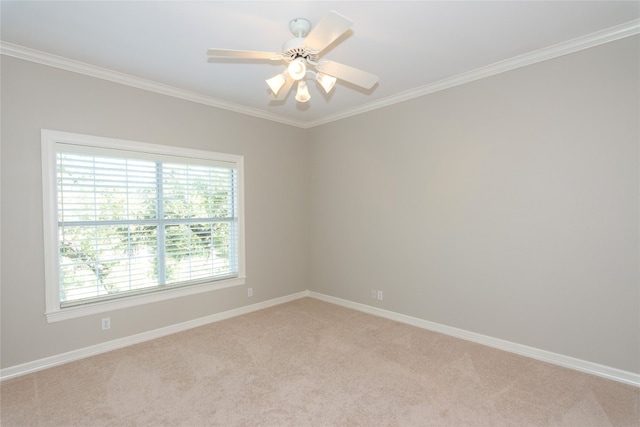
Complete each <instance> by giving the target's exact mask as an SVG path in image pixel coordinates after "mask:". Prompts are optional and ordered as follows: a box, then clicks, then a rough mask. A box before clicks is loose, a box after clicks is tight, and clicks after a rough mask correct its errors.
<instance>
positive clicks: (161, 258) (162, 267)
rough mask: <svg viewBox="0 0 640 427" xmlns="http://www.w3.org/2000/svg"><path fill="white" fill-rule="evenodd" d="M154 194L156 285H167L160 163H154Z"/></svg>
mask: <svg viewBox="0 0 640 427" xmlns="http://www.w3.org/2000/svg"><path fill="white" fill-rule="evenodd" d="M156 192H157V201H158V203H157V207H156V216H157V220H158V223H157V224H158V227H157V235H158V246H157V251H158V257H157V263H158V285H160V286H162V285H166V284H167V269H166V264H165V224H164V187H163V175H162V162H156Z"/></svg>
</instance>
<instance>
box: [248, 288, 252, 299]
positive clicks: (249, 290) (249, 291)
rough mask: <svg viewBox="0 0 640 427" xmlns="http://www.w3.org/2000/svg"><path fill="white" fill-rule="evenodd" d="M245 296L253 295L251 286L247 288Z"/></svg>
mask: <svg viewBox="0 0 640 427" xmlns="http://www.w3.org/2000/svg"><path fill="white" fill-rule="evenodd" d="M247 296H248V297H252V296H253V288H249V289H247Z"/></svg>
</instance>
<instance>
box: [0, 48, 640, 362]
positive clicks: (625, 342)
mask: <svg viewBox="0 0 640 427" xmlns="http://www.w3.org/2000/svg"><path fill="white" fill-rule="evenodd" d="M638 48H639V45H638V37H634V38H628V39H624V40H621V41H617V42H613V43H609V44H607V45H604V46H600V47H597V48H592V49H589V50H586V51H582V52H578V53H575V54H572V55H568V56H565V57H561V58H557V59H554V60H550V61H546V62H544V63H540V64H536V65H533V66H529V67H526V68H522V69H518V70H515V71H511V72H508V73H505V74H501V75H498V76H494V77H491V78H487V79H484V80H480V81H476V82H473V83H469V84H466V85H463V86H459V87H456V88H452V89H448V90H445V91H442V92H438V93H434V94H431V95H427V96H424V97H421V98H418V99H414V100H412V101H408V102H404V103H402V104H398V105H394V106H391V107H387V108H384V109H381V110H377V111H372V112H369V113H366V114H362V115H359V116H355V117H351V118H348V119H344V120H341V121H338V122H334V123H330V124H327V125H323V126H319V127H316V128H313V129H309V130H303V129H296V128H292V127H289V126H285V125H281V124H276V123H271V122H268V121H265V120H261V119H256V118H252V117H246V116H242V115H239V114H236V113H231V112H227V111H223V110H219V109H215V108H211V107H206V106H203V105H198V104H193V103H190V102H187V101H182V100H178V99H173V98H169V97H166V96H162V95H158V94H154V93H150V92H146V91H143V90H138V89H133V88H130V87H125V86H121V85H118V84H114V83H110V82H107V81H102V80H98V79H94V78H91V77H86V76H82V75H78V74H74V73H70V72H66V71H63V70H58V69H54V68H49V67H45V66H41V65H37V64H33V63H29V62H25V61H21V60H17V59H12V58H8V57H2V75H1V78H2V134H1V136H2V147H1V148H2V156H1V162H2V163H1V166H2V171H1V173H2V175H1V185H2V188H1V189H2V214H1V221H2V223H1V225H2V229H1V232H2V234H1V237H2V247H1V251H2V252H1V253H2V266H1V269H0V271H1V274H2V283H1V284H2V289H1V297H2V301H1V304H2V306H1V309H2V313H1V320H2V325H1V326H2V331H1V332H2V354H1V359H2V367H9V366H14V365H17V364H20V363H24V362H28V361H33V360H37V359H39V358H43V357H46V356H50V355H55V354H59V353H62V352H65V351H70V350H74V349H80V348H83V347H86V346H89V345H92V344H97V343H101V342H105V341H109V340H112V339H115V338H120V337H126V336H129V335H132V334H135V333H140V332H145V331H149V330H153V329H156V328H160V327H163V326H168V325H172V324H175V323H179V322H183V321H187V320H190V319H195V318H199V317H203V316H206V315H209V314H214V313H218V312H221V311H225V310H229V309H232V308H236V307H240V306H243V305H247V304H251V303H255V302H259V301H264V300H268V299H272V298H276V297H279V296H284V295H289V294H292V293H294V292H298V291H301V290H304V289H307V288H308V289H310V290H313V291H317V292H321V293H325V294H328V295H332V296H336V297H340V298H345V299H348V300H351V301H355V302H361V303H365V304H369V305H374V306H379V307H382V308H384V309H388V310H392V311H395V312H398V313H402V314H406V315H411V316H416V317H419V318H422V319H425V320H430V321H433V322H438V323H442V324H444V325H449V326H453V327H458V328H462V329H466V330H469V331H473V332H477V333H481V334H485V335H489V336H492V337H495V338H501V339H505V340H509V341H513V342H515V343H518V344H523V345H529V346H532V347H536V348H540V349H543V350H547V351H552V352H556V353H560V354H563V355H567V356H573V357H576V358H579V359H583V360H587V361H591V362H595V363H601V364H604V365H607V366H610V367H614V368H619V369H623V370H627V371H630V372H635V373H640V318H639V316H640V290H639V286H640V277H639V270H640V268H639V258H640V253H639V213H640V212H639V204H640V200H639V198H640V190H639V147H638V145H639V140H640V135H639V121H638V115H639V114H640V111H639V108H638V105H639V92H640V88H639V78H638V75H639V69H638V63H639V58H638V50H639V49H638ZM41 128H50V129H55V130H61V131H68V132H76V133H86V134H95V135H99V136H105V137H112V138H120V139H130V140H137V141H142V142H151V143H158V144H167V145H183V146H185V147H189V148H196V149H208V150H213V151H222V152H230V153H236V154H242V155H244V156H245V170H246V207H247V218H246V234H247V273H248V280H247V286H244V287H238V288H230V289H224V290H220V291H215V292H211V293H208V294H204V295H198V296H192V297H185V298H181V299H178V300H174V301H165V302H161V303H156V304H150V305H148V306H143V307H138V308H133V309H126V310H119V311H117V312H113V313H110V317H111V321H112V328H111V330H109V331H107V332H103V331H101V330H100V321H99V319H100V318H101V317H103V316H102V315H97V316H93V317H88V318H82V319H74V320H68V321H62V322H56V323H52V324H47V323H46V320H45V317H44V315H43V312H44V288H43V275H44V272H43V265H42V264H43V255H42V218H41V216H42V213H41V212H42V206H41V205H42V202H41V200H42V197H41V189H40V179H41V178H40V129H41ZM305 141H306V142H305ZM248 286H251V287H253V288H254V291H255V296H254V297H253V299H248V298H247V297H246V287H248ZM371 289H376V290H382V291H384V300H383V301H381V302H377V301H375V300H372V299H371V298H370V291H371Z"/></svg>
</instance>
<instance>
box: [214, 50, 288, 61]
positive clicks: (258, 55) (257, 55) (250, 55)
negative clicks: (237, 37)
mask: <svg viewBox="0 0 640 427" xmlns="http://www.w3.org/2000/svg"><path fill="white" fill-rule="evenodd" d="M207 55H209V56H213V57H217V58H239V59H272V60H278V59H282V58H283V57H282V54H280V53H275V52H256V51H251V50H232V49H209V50H207Z"/></svg>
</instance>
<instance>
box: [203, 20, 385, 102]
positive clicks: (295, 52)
mask: <svg viewBox="0 0 640 427" xmlns="http://www.w3.org/2000/svg"><path fill="white" fill-rule="evenodd" d="M352 25H353V22H352V21H351V20H350V19H348V18H346V17H344V16H342V15H341V14H339V13H338V12H335V11H331V12H329V13H328V14H327V15H326V16H325V17H324V18H323V19H322V20H321V21H320V22H319V23H318V25H317V26H316V27H315V28H314V29H313V31H311V23H310V22H309V21H308V20H306V19H304V18H296V19H293V20H291V21H290V22H289V29H290V30H291V33H293V35H294V36H295V38H293V39H291V40H288V41H287V42H285V43H284V44H283V46H282V52H281V53H277V52H256V51H245V50H229V49H209V50H208V51H207V53H208V55H209V56H211V57H214V58H233V59H263V60H269V61H285V62H287V63H288V64H287V68H286V69H285V71H284V72H283V73H280V74H278V75H276V76H274V77H271V78H269V79H266V82H267V85H268V86H269V89H271V92H272V94H273V95H272V99H273V100H276V101H282V100H284V99H285V98H286V97H287V95H288V94H289V92H290V90H291V88H292V87H293V84H294V83H295V82H298V84H297V89H296V96H295V99H296V100H297V101H298V102H307V101H309V99H311V95H310V93H309V88H308V86H307V82H306V76H307V73H308V72H311V73H312V74H313V75H314V76H315V80H316V82H317V83H318V84H319V85H320V86H321V87H322V88H323V89H324V91H325V92H326V93H329V92H330V91H331V90H332V89H333V87H334V85H335V83H336V81H337V80H338V79H340V80H344V81H346V82H349V83H352V84H354V85H356V86H359V87H362V88H365V89H371V88H372V87H373V86H374V85H375V84H376V83H377V82H378V77H377V76H375V75H373V74H371V73H368V72H366V71H362V70H359V69H357V68H353V67H350V66H348V65H344V64H340V63H337V62H334V61H330V60H325V59H323V60H318V57H319V56H320V54H321V53H322V51H323V50H325V49H326V48H327V47H329V45H331V44H332V43H333V42H335V41H336V40H337V39H338V38H339V37H340V36H342V35H343V34H344V33H345V32H347V30H349V28H350V27H351V26H352ZM310 68H312V69H310ZM313 69H315V71H313Z"/></svg>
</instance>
